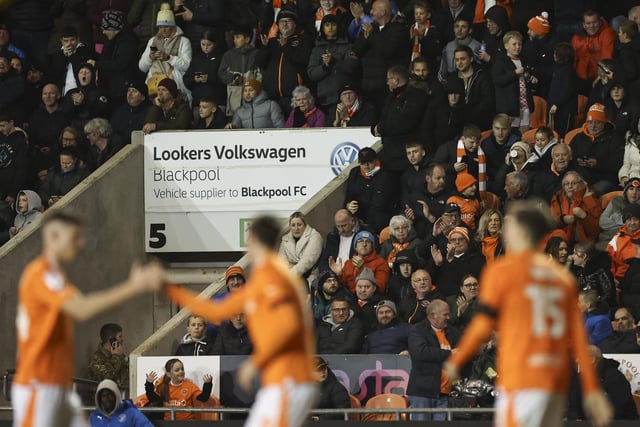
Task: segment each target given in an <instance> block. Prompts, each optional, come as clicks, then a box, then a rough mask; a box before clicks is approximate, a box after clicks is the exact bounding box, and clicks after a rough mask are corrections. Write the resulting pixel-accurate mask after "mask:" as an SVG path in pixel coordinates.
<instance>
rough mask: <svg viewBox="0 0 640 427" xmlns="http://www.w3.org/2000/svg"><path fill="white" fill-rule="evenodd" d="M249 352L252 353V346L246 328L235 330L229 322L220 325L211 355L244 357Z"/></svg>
mask: <svg viewBox="0 0 640 427" xmlns="http://www.w3.org/2000/svg"><path fill="white" fill-rule="evenodd" d="M251 352H253V344H252V343H251V339H250V338H249V332H248V330H247V327H246V326H245V327H243V328H240V329H236V327H235V326H233V324H232V323H231V322H224V323H222V325H220V327H219V328H218V336H217V337H216V340H215V343H214V344H213V349H212V351H211V354H216V355H220V356H225V355H228V356H231V355H234V356H244V355H248V354H251Z"/></svg>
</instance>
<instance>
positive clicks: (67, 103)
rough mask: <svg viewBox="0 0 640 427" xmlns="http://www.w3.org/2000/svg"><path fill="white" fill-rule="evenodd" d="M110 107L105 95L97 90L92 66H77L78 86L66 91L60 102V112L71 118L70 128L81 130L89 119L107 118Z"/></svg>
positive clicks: (107, 97) (102, 91) (100, 90)
mask: <svg viewBox="0 0 640 427" xmlns="http://www.w3.org/2000/svg"><path fill="white" fill-rule="evenodd" d="M110 109H111V105H110V102H109V96H108V95H107V93H106V92H105V91H104V90H102V89H100V88H98V86H97V84H96V73H95V68H94V67H93V65H91V64H89V63H86V64H81V65H79V66H78V86H77V87H75V88H73V89H71V90H69V91H67V94H66V95H65V97H64V98H63V100H62V110H63V111H64V113H65V114H66V115H67V116H68V117H71V126H73V127H75V128H76V129H82V128H83V127H84V125H85V124H86V123H87V122H88V121H89V120H91V119H94V118H96V117H102V118H105V119H106V118H107V117H109V115H110Z"/></svg>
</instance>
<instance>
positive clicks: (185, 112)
mask: <svg viewBox="0 0 640 427" xmlns="http://www.w3.org/2000/svg"><path fill="white" fill-rule="evenodd" d="M191 116H192V114H191V109H190V108H189V105H188V104H187V103H186V102H183V101H180V100H176V101H175V103H174V104H173V106H172V107H171V108H169V109H168V110H166V111H165V110H163V109H162V108H160V107H158V106H157V105H151V107H150V108H149V111H147V117H146V118H145V123H155V125H156V130H157V131H158V130H184V129H189V128H190V127H191Z"/></svg>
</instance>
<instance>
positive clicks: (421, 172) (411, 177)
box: [400, 141, 431, 235]
mask: <svg viewBox="0 0 640 427" xmlns="http://www.w3.org/2000/svg"><path fill="white" fill-rule="evenodd" d="M404 147H405V153H406V154H407V160H409V163H410V164H411V167H410V168H409V169H407V170H406V171H405V172H404V173H403V174H402V178H401V179H400V184H401V187H400V188H401V191H400V202H401V208H402V209H403V213H404V215H405V216H406V217H407V218H408V219H409V220H411V221H415V220H416V215H415V212H414V211H413V209H412V208H411V206H412V205H415V204H416V203H417V200H418V198H419V195H421V194H422V193H423V192H424V184H425V182H424V179H425V170H426V168H427V167H428V165H429V163H431V159H430V158H428V157H427V152H426V150H425V149H424V146H423V145H422V144H421V143H419V142H417V141H415V142H409V143H407V144H405V146H404ZM422 225H424V224H421V228H420V230H418V229H416V232H417V233H418V234H419V235H422V234H423V233H422V231H424V227H422Z"/></svg>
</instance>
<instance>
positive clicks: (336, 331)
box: [316, 310, 364, 354]
mask: <svg viewBox="0 0 640 427" xmlns="http://www.w3.org/2000/svg"><path fill="white" fill-rule="evenodd" d="M316 338H317V346H316V351H317V352H318V353H319V354H359V353H360V350H361V349H362V341H363V340H364V326H363V325H362V321H361V320H360V319H358V318H357V317H355V313H354V312H353V310H351V313H350V314H349V319H348V320H347V321H346V322H344V323H341V324H335V323H334V322H333V320H332V318H331V315H330V314H328V315H326V316H325V317H324V318H323V319H322V322H321V323H320V324H319V325H318V326H317V328H316Z"/></svg>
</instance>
